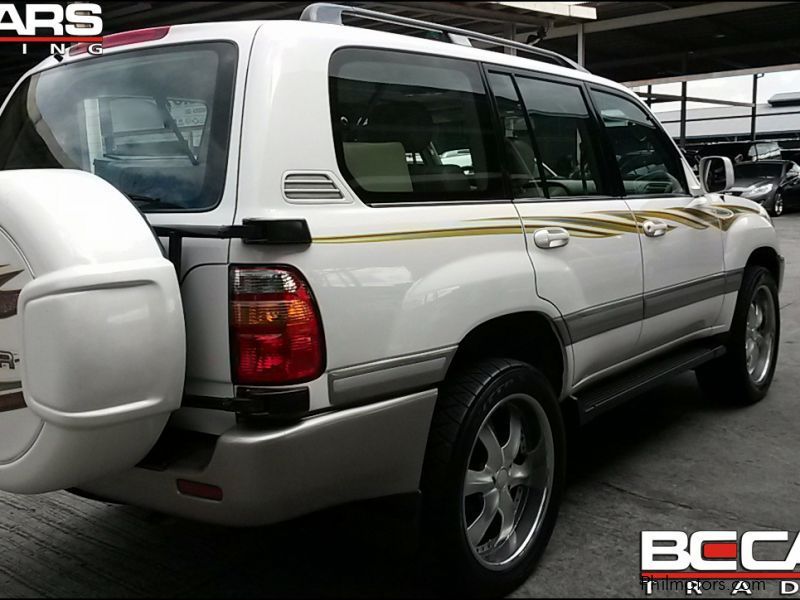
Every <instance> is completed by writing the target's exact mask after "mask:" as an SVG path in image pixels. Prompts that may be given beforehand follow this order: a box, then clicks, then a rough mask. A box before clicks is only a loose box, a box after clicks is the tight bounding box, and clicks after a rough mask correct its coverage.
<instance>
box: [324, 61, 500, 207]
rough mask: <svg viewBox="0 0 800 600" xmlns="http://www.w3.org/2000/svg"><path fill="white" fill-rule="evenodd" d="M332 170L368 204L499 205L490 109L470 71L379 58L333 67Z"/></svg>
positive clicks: (459, 65) (462, 65) (460, 64)
mask: <svg viewBox="0 0 800 600" xmlns="http://www.w3.org/2000/svg"><path fill="white" fill-rule="evenodd" d="M330 75H331V117H332V120H333V131H334V141H335V145H336V155H337V159H338V162H339V167H340V168H341V169H342V172H343V174H344V175H345V177H346V178H347V179H348V182H349V183H350V185H351V186H352V187H353V188H354V189H355V190H356V192H357V193H358V195H359V197H360V198H361V199H362V200H364V201H365V202H417V201H442V200H452V201H459V200H483V199H496V198H501V197H502V177H501V175H500V169H499V165H498V156H497V148H496V142H495V139H494V136H493V135H492V124H491V120H490V116H489V115H490V108H489V104H488V99H487V96H486V93H485V91H484V88H483V82H482V80H481V76H480V70H479V68H478V66H477V65H476V64H473V63H470V62H466V61H459V60H453V59H448V58H439V57H433V56H420V55H413V54H403V53H399V52H390V51H385V50H364V49H344V50H339V51H338V52H336V53H335V54H334V56H333V58H332V60H331V73H330Z"/></svg>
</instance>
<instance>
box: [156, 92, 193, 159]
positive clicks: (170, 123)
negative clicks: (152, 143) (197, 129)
mask: <svg viewBox="0 0 800 600" xmlns="http://www.w3.org/2000/svg"><path fill="white" fill-rule="evenodd" d="M155 101H156V105H158V108H159V109H160V110H161V114H162V116H163V117H164V124H165V125H166V126H167V127H169V129H170V130H171V131H172V133H173V134H174V135H175V137H176V138H178V144H179V145H180V147H181V150H183V152H184V154H186V156H188V157H189V160H190V161H191V163H192V164H193V165H194V166H195V167H196V166H197V165H199V164H200V159H198V158H197V156H196V155H195V153H194V152H193V151H192V147H191V146H190V145H189V142H188V141H187V140H186V138H185V137H183V134H182V133H181V129H180V127H178V123H177V122H176V121H175V117H173V116H172V113H171V112H169V106H168V105H167V100H166V98H164V97H163V96H159V97H157V98H155Z"/></svg>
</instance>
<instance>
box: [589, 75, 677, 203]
mask: <svg viewBox="0 0 800 600" xmlns="http://www.w3.org/2000/svg"><path fill="white" fill-rule="evenodd" d="M592 97H593V98H594V102H595V104H596V105H597V109H598V110H599V111H600V114H601V115H602V117H603V124H604V125H605V129H606V132H607V133H608V137H609V138H610V140H611V145H612V147H613V149H614V155H615V157H616V160H617V164H618V165H619V170H620V173H621V175H622V182H623V185H624V186H625V193H626V194H627V195H631V196H633V195H650V194H653V195H664V194H686V193H687V191H686V183H685V180H686V178H685V175H684V173H683V167H682V164H681V161H680V158H679V155H678V152H677V150H676V149H675V147H674V146H673V144H672V142H671V141H670V140H669V139H668V138H667V136H666V134H664V132H663V131H661V129H660V128H659V127H658V126H657V125H656V123H655V121H654V120H653V119H652V118H651V117H650V116H649V115H648V114H647V113H646V112H645V111H644V110H643V109H642V108H641V107H639V106H638V105H637V104H636V103H635V102H633V101H632V100H628V99H626V98H622V97H621V96H617V95H615V94H607V93H605V92H598V91H592Z"/></svg>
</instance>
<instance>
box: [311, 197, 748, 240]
mask: <svg viewBox="0 0 800 600" xmlns="http://www.w3.org/2000/svg"><path fill="white" fill-rule="evenodd" d="M746 214H759V211H758V210H757V209H752V208H748V207H744V206H735V205H719V204H715V205H711V206H707V207H692V208H686V207H682V206H676V207H671V208H664V209H660V210H639V211H633V215H631V212H629V211H596V212H592V213H586V214H584V215H580V216H572V215H542V216H536V217H533V216H527V217H522V224H523V227H525V229H526V230H527V229H531V228H536V229H538V228H540V227H563V228H564V229H566V230H567V231H568V232H569V233H570V235H573V236H575V237H578V238H608V237H613V236H616V235H620V234H625V233H635V234H637V235H638V234H641V233H642V229H641V224H642V223H643V222H644V221H646V220H648V219H662V220H665V221H669V223H667V233H669V232H670V231H673V230H675V229H677V228H678V227H679V226H681V225H682V226H684V227H689V228H691V229H697V230H703V229H708V228H709V227H715V228H718V229H721V230H723V231H727V230H728V229H729V228H730V227H731V225H733V223H734V221H736V219H737V218H739V217H740V216H742V215H746ZM502 222H505V223H504V224H502V225H501V224H500V223H502ZM464 223H470V224H471V223H497V225H491V226H489V225H486V226H482V227H474V226H472V227H453V228H449V229H421V230H412V231H389V232H385V233H364V234H355V235H344V236H323V237H316V238H314V240H313V241H314V243H316V244H366V243H371V242H398V241H407V240H425V239H439V238H450V237H465V236H479V235H513V234H519V233H522V228H521V227H520V225H519V220H518V219H516V218H514V217H485V218H480V219H468V220H466V221H464Z"/></svg>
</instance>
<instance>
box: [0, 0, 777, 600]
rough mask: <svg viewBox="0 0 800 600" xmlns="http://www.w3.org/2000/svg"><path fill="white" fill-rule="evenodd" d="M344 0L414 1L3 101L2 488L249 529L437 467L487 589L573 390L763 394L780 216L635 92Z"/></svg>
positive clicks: (502, 574)
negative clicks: (689, 385) (736, 184)
mask: <svg viewBox="0 0 800 600" xmlns="http://www.w3.org/2000/svg"><path fill="white" fill-rule="evenodd" d="M343 13H344V14H355V15H357V16H358V17H360V18H379V19H381V20H383V21H385V20H387V19H389V20H392V19H394V20H397V19H398V17H393V16H389V15H381V14H378V15H376V14H375V13H370V12H369V11H363V10H360V9H355V8H344V7H330V6H324V5H323V6H313V7H311V8H309V9H308V11H307V12H306V13H305V18H304V21H306V22H249V23H248V22H242V23H235V24H216V25H193V26H180V27H175V28H159V29H156V30H146V31H144V32H136V33H135V34H134V35H133V36H132V37H128V35H129V34H120V35H119V36H116V37H113V36H110V37H109V38H107V39H106V42H107V43H108V45H109V51H108V52H107V53H106V54H104V56H102V57H94V56H88V55H87V54H86V53H84V52H82V51H81V49H80V47H78V48H77V49H76V51H75V52H72V53H71V54H70V56H68V57H66V58H64V59H63V61H62V62H60V63H59V61H56V60H55V59H52V60H48V61H45V62H44V63H43V64H42V65H40V66H39V67H37V69H35V70H34V71H33V72H31V73H30V74H28V76H26V77H25V78H24V79H23V80H22V81H21V82H20V83H19V84H18V86H17V87H16V88H15V90H14V91H13V92H12V94H11V96H10V97H9V99H8V100H7V101H6V103H5V105H4V107H3V110H2V116H0V168H2V169H3V170H4V172H3V173H0V225H2V229H3V232H4V236H3V237H0V264H4V265H6V268H8V271H2V273H4V275H3V276H2V277H5V279H2V278H0V281H1V282H2V284H3V285H4V286H6V287H5V288H4V289H3V290H0V291H2V292H4V293H6V294H7V296H6V305H5V312H4V313H2V314H0V342H2V344H3V346H2V348H3V351H5V352H6V353H7V355H6V356H10V357H11V358H10V363H11V366H8V367H7V368H6V369H5V370H0V374H2V375H3V376H4V377H5V379H3V380H0V381H2V382H3V383H4V387H2V388H0V392H5V394H4V395H0V407H2V409H0V410H2V412H3V414H2V418H0V453H2V459H3V460H2V461H0V489H4V490H10V491H16V492H23V493H33V492H41V491H47V490H52V489H59V488H63V487H78V488H80V489H82V490H84V491H86V492H88V493H91V494H94V495H95V496H99V497H104V498H110V499H114V500H120V501H125V502H128V503H132V504H135V505H140V506H145V507H149V508H152V509H155V510H160V511H164V512H168V513H172V514H177V515H181V516H185V517H190V518H196V519H201V520H206V521H211V522H216V523H222V524H233V525H251V524H263V523H271V522H275V521H278V520H284V519H289V518H291V517H294V516H297V515H300V514H304V513H307V512H310V511H313V510H317V509H320V508H323V507H326V506H331V505H334V504H337V503H343V502H348V501H351V500H356V499H365V498H372V497H379V496H385V495H391V494H400V493H415V492H416V491H417V490H421V491H422V504H423V508H422V526H423V538H424V540H425V544H426V547H427V549H428V550H429V551H430V555H431V556H432V557H434V559H435V560H436V561H437V566H439V567H440V569H439V572H440V573H441V574H444V575H450V576H451V577H452V578H453V579H452V581H455V582H456V583H457V585H459V586H460V587H461V588H463V589H464V590H466V591H469V592H470V593H472V594H475V593H483V594H495V595H496V594H498V593H502V592H505V591H508V590H509V589H510V588H512V587H514V586H515V585H517V584H519V583H520V582H521V581H522V580H524V579H525V578H526V577H527V576H528V575H529V574H530V572H531V569H532V567H533V565H534V564H535V563H536V561H537V560H538V558H539V556H540V555H541V553H542V552H543V550H544V548H545V546H546V544H547V542H548V540H549V537H550V534H551V533H552V531H553V527H554V526H555V520H556V516H557V512H558V505H559V500H560V496H561V491H562V488H563V483H564V479H565V469H566V436H565V414H566V415H573V416H574V417H576V418H577V419H579V420H580V421H581V422H586V421H588V420H590V419H592V418H594V417H595V416H596V415H597V414H600V413H602V412H603V411H605V410H608V409H609V408H611V407H613V406H615V405H616V404H618V403H619V402H622V401H624V400H626V399H628V398H630V397H632V396H633V395H635V394H637V393H639V392H641V391H642V390H643V389H646V388H647V387H648V386H651V385H654V384H655V383H657V382H658V381H661V380H663V379H664V378H666V377H670V376H672V375H674V374H675V373H678V372H681V371H685V370H688V369H697V370H698V377H699V378H700V380H701V381H702V382H703V384H704V385H705V386H706V387H707V388H708V389H710V390H712V391H714V392H716V393H720V392H722V395H723V399H724V400H725V401H727V402H730V403H739V404H746V403H753V402H757V401H759V400H761V399H762V398H763V397H764V396H765V395H766V393H767V390H768V389H769V385H770V383H771V380H772V376H773V373H774V368H775V357H776V352H777V342H778V336H779V325H780V314H779V312H778V287H779V285H780V281H781V274H782V269H781V264H782V263H781V258H780V255H779V253H778V248H777V243H776V239H775V232H774V229H773V228H772V225H771V222H770V220H769V218H768V217H767V216H766V213H765V211H764V209H763V207H760V206H758V205H757V204H754V203H752V202H750V201H748V200H746V199H737V198H733V197H722V196H720V195H719V194H717V193H716V191H715V189H716V188H715V189H711V188H710V187H709V186H708V185H706V189H703V187H702V186H701V184H700V182H698V181H697V179H696V178H695V177H694V175H693V173H692V171H691V169H690V168H689V167H688V165H687V164H686V162H685V161H684V160H683V158H682V156H681V154H680V152H679V151H678V149H677V148H676V147H675V145H674V143H673V142H672V141H671V140H670V139H669V137H668V136H667V135H666V134H665V132H664V131H663V129H662V128H661V127H660V126H659V124H658V122H657V120H656V119H655V118H654V117H653V116H652V114H650V113H649V112H648V110H647V108H646V107H645V106H644V105H643V104H642V103H641V101H640V100H639V99H638V98H636V97H635V96H634V95H633V94H632V93H631V92H630V91H629V90H627V89H626V88H624V87H623V86H620V85H618V84H615V83H613V82H610V81H607V80H603V79H602V78H599V77H596V76H593V75H591V74H589V73H586V72H585V71H583V70H582V69H581V68H579V67H578V66H577V65H575V64H574V63H572V62H571V61H569V60H568V59H565V58H563V57H560V56H558V55H555V54H552V53H548V52H545V51H541V50H538V49H536V48H530V47H527V46H524V45H520V44H516V45H515V47H516V48H517V49H518V50H521V51H522V50H524V51H525V52H527V53H529V54H530V53H533V54H534V55H535V57H537V59H538V60H528V59H525V58H522V57H520V56H511V55H503V54H499V53H492V52H488V51H483V50H479V49H477V48H474V47H471V46H469V45H466V44H464V40H465V38H470V37H478V38H480V37H481V36H480V34H474V33H471V32H464V31H462V30H453V29H450V28H442V37H443V39H445V40H450V42H452V43H443V42H440V41H432V40H428V39H420V38H416V37H413V36H401V35H395V34H388V33H383V32H378V31H372V30H366V29H355V28H349V27H343V26H341V25H339V24H338V23H340V22H341V17H342V14H343ZM308 21H310V22H308ZM320 21H328V22H327V23H322V22H320ZM400 22H401V23H403V24H405V25H415V26H418V27H422V28H423V29H425V30H430V28H431V27H433V25H432V24H429V23H422V24H419V23H416V22H413V21H408V20H405V19H400ZM435 27H440V26H435ZM299 39H301V40H303V41H304V43H303V44H298V40H299ZM489 41H492V42H493V43H501V44H502V43H506V44H507V43H508V42H505V41H502V40H497V39H494V38H490V40H489ZM112 42H113V44H112ZM198 65H202V68H199V67H198ZM245 83H246V85H245ZM498 124H502V126H501V127H498ZM463 149H467V150H468V151H469V156H470V164H471V169H465V168H463V167H462V166H461V165H459V164H448V163H447V162H445V160H444V159H447V158H450V157H447V156H443V153H444V152H446V151H448V150H463ZM440 151H441V153H440ZM461 156H462V157H463V156H464V153H463V152H461ZM705 164H707V163H701V167H703V165H705ZM708 164H710V161H709V163H708ZM720 169H721V171H722V174H723V180H724V182H725V183H726V184H728V183H729V180H730V179H731V177H732V174H731V171H730V162H729V161H724V160H722V161H721V162H720ZM701 171H703V172H705V171H708V169H706V170H705V171H704V169H703V168H701ZM720 189H721V188H720ZM126 195H127V198H126ZM129 199H130V202H129ZM131 202H132V203H133V204H135V205H136V206H137V208H138V209H139V210H138V211H137V210H134V208H133V206H132V205H131ZM142 215H144V217H145V218H144V219H143V218H142ZM145 219H146V220H145ZM151 227H152V230H151ZM153 232H155V234H156V235H158V236H159V237H160V241H157V240H156V238H155V237H154V235H153ZM161 245H163V246H164V247H166V256H167V257H168V258H169V260H167V258H165V257H164V256H163V255H162V247H161ZM17 296H18V302H16V299H17ZM3 315H5V320H3V318H2V316H3ZM0 356H2V355H0ZM12 367H13V368H12ZM720 373H722V374H723V375H722V376H721V375H720Z"/></svg>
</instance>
